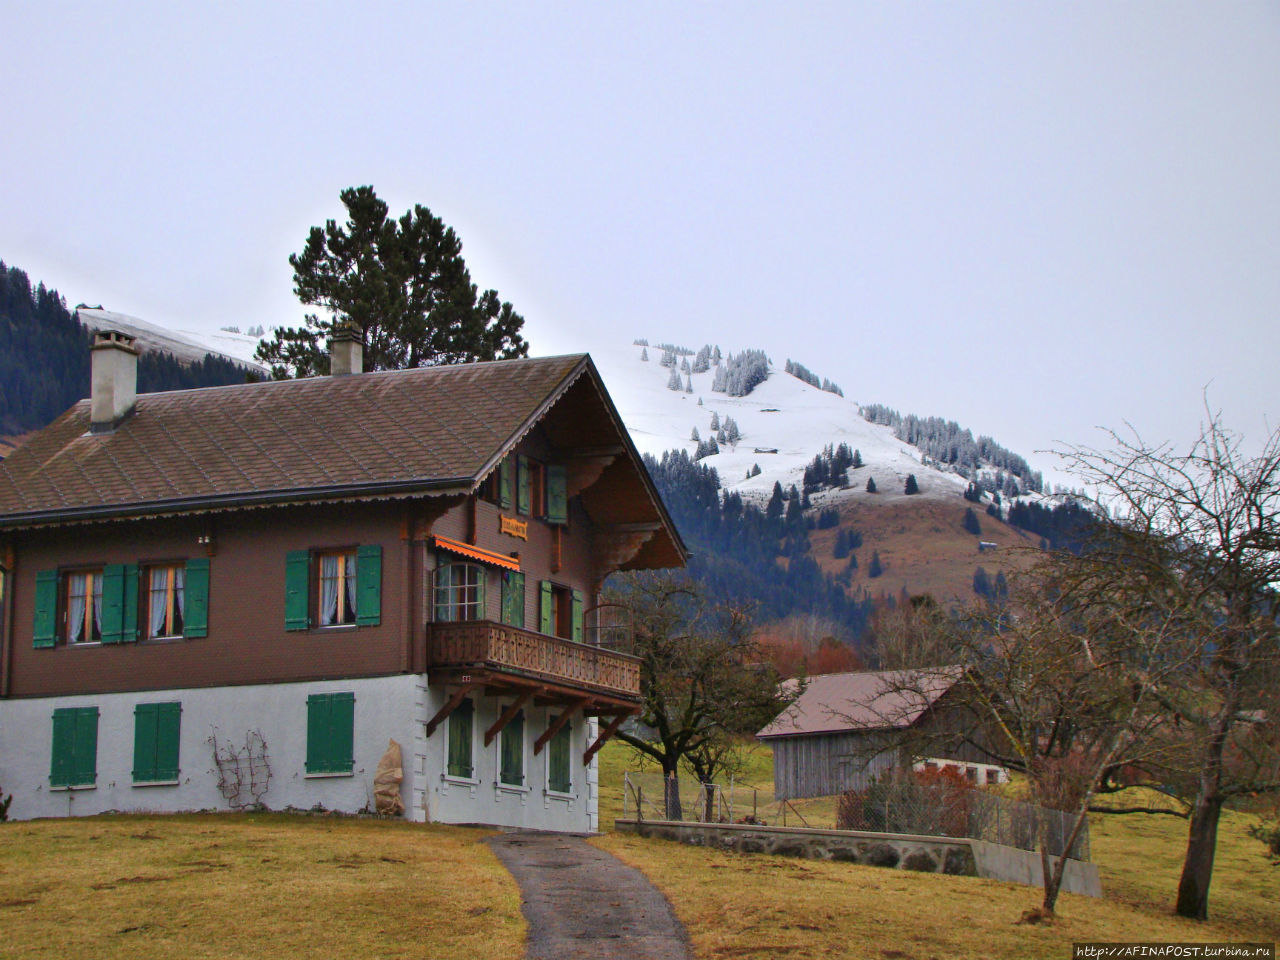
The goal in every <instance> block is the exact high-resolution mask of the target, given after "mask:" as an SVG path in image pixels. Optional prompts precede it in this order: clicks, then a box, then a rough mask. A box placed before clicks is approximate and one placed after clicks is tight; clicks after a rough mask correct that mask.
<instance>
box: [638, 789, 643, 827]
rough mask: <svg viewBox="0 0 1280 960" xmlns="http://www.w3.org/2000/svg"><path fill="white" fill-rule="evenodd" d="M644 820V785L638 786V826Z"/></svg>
mask: <svg viewBox="0 0 1280 960" xmlns="http://www.w3.org/2000/svg"><path fill="white" fill-rule="evenodd" d="M643 820H644V787H636V826H637V827H638V826H640V823H641V821H643Z"/></svg>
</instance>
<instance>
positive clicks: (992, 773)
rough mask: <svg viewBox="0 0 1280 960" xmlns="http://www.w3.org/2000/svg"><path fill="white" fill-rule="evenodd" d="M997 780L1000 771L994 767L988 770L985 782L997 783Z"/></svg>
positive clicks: (998, 780) (998, 779)
mask: <svg viewBox="0 0 1280 960" xmlns="http://www.w3.org/2000/svg"><path fill="white" fill-rule="evenodd" d="M999 782H1000V771H999V770H995V769H992V770H988V771H987V783H999Z"/></svg>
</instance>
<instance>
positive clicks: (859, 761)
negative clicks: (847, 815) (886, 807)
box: [769, 733, 898, 800]
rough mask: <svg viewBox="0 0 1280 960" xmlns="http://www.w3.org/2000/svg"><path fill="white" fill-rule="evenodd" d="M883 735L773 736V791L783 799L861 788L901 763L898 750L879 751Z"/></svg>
mask: <svg viewBox="0 0 1280 960" xmlns="http://www.w3.org/2000/svg"><path fill="white" fill-rule="evenodd" d="M883 744H884V739H883V735H882V734H875V733H819V734H808V735H806V736H796V737H779V738H778V739H771V740H770V741H769V746H771V747H772V748H773V792H774V796H775V797H776V798H777V799H779V800H797V799H801V798H804V797H825V796H830V795H831V794H835V793H842V792H843V791H845V790H860V789H862V788H864V787H866V786H867V785H868V784H869V783H870V782H871V781H872V780H874V779H875V778H876V777H877V776H879V775H880V773H881V772H883V771H884V770H887V769H888V768H890V767H892V766H893V765H894V764H896V763H897V756H898V755H897V751H896V750H894V749H889V750H888V751H886V752H883V753H877V750H879V749H880V747H881V746H882V745H883Z"/></svg>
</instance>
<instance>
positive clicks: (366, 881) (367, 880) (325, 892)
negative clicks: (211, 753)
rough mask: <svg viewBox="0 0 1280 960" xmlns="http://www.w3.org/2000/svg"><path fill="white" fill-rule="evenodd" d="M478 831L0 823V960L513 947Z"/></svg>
mask: <svg viewBox="0 0 1280 960" xmlns="http://www.w3.org/2000/svg"><path fill="white" fill-rule="evenodd" d="M484 836H485V833H484V832H483V831H478V830H468V829H463V828H453V827H443V826H436V825H431V826H422V825H417V824H406V823H403V822H387V821H375V820H355V819H340V818H318V817H316V818H313V817H301V816H289V815H283V814H247V815H237V814H212V815H190V816H156V817H146V816H111V817H93V818H88V819H68V820H43V821H30V822H23V823H8V824H0V929H3V932H4V936H3V938H0V956H6V957H9V956H11V957H67V956H75V957H94V958H99V957H130V958H149V957H156V958H165V960H173V958H174V957H183V958H220V957H271V958H272V960H288V958H295V957H296V958H307V960H313V958H317V957H357V956H368V957H374V956H376V957H423V956H430V957H432V958H453V957H457V958H464V957H465V958H469V960H497V958H512V957H518V956H520V954H521V952H522V944H523V941H524V934H525V924H524V921H523V919H522V918H521V915H520V897H519V893H518V891H517V888H516V886H515V883H514V881H513V880H512V879H511V877H510V875H509V874H507V872H506V871H505V870H504V869H503V868H502V866H501V865H500V864H499V863H498V861H497V860H496V859H495V858H494V856H493V855H492V853H490V851H489V849H488V847H486V846H485V845H484V844H483V843H482V842H481V841H482V840H483V838H484Z"/></svg>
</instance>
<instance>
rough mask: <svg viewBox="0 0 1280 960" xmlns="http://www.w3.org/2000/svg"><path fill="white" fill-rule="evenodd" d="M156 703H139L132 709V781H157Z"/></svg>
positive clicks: (157, 710) (157, 705)
mask: <svg viewBox="0 0 1280 960" xmlns="http://www.w3.org/2000/svg"><path fill="white" fill-rule="evenodd" d="M159 706H160V704H158V703H140V704H138V705H137V706H136V707H134V708H133V781H134V783H139V782H145V781H148V780H159V779H160V778H159V777H158V776H156V729H157V726H158V719H157V718H158V716H159V709H158V708H159Z"/></svg>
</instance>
